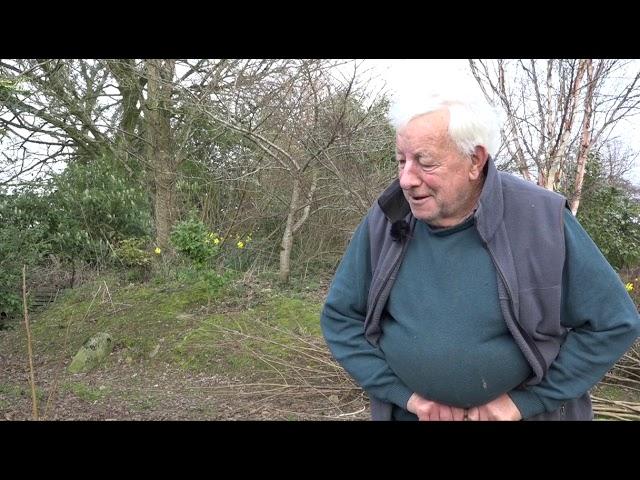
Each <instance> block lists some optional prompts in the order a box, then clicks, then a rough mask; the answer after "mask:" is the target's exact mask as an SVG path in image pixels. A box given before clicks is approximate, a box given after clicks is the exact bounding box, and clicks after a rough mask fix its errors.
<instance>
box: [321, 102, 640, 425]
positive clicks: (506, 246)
mask: <svg viewBox="0 0 640 480" xmlns="http://www.w3.org/2000/svg"><path fill="white" fill-rule="evenodd" d="M409 105H410V108H408V109H406V108H405V109H404V110H403V108H402V106H396V108H395V111H396V112H399V113H398V114H396V117H397V118H396V119H395V127H396V133H397V135H396V147H397V148H396V160H397V165H398V179H397V180H396V181H395V182H393V184H391V185H390V186H389V188H387V190H386V191H385V192H383V193H382V195H380V197H379V198H378V200H377V202H375V203H374V205H373V206H372V207H371V209H370V210H369V212H368V214H367V215H366V217H365V218H364V220H363V221H362V222H361V224H360V225H359V226H358V228H357V230H356V231H355V233H354V235H353V237H352V240H351V242H350V244H349V246H348V248H347V250H346V252H345V255H344V257H343V259H342V261H341V263H340V265H339V267H338V269H337V271H336V274H335V277H334V280H333V282H332V285H331V288H330V290H329V293H328V296H327V300H326V304H325V306H324V309H323V312H322V317H321V325H322V329H323V333H324V336H325V339H326V341H327V344H328V345H329V347H330V349H331V351H332V353H333V355H334V357H335V358H336V359H337V360H338V362H340V364H341V365H342V366H343V367H344V368H345V369H346V370H347V371H348V372H349V374H350V375H351V376H352V377H353V378H354V379H355V380H356V382H357V383H358V384H359V385H361V386H362V388H363V389H364V390H365V391H366V392H367V393H368V395H369V397H370V400H371V413H372V419H373V420H520V419H525V420H590V419H592V418H593V411H592V408H591V401H590V398H589V389H590V388H591V387H592V386H593V385H595V384H596V383H597V382H598V381H599V380H600V379H601V378H602V377H603V376H604V375H605V374H606V372H607V371H608V370H609V369H610V368H611V367H612V366H613V365H614V363H615V362H616V361H617V360H618V359H619V358H620V357H621V356H622V354H623V353H624V352H625V351H626V350H627V349H628V348H629V347H630V346H631V344H632V343H633V342H634V340H635V339H636V338H637V336H638V335H639V333H640V317H639V315H638V311H637V310H636V308H635V305H634V304H633V302H632V300H631V298H630V297H629V295H628V293H627V292H626V291H625V288H624V286H623V285H622V282H621V280H620V278H619V277H618V275H617V274H616V272H615V271H614V270H613V269H612V268H611V266H610V265H609V264H608V263H607V261H606V260H605V258H604V257H603V256H602V254H601V253H600V251H599V250H598V248H597V247H596V246H595V244H594V243H593V241H592V240H591V239H590V238H589V236H588V235H587V233H586V232H585V231H584V230H583V228H582V227H581V226H580V224H579V223H578V221H577V220H576V219H575V218H574V217H573V215H572V214H571V212H570V211H569V210H568V208H567V206H566V200H565V199H564V198H563V197H562V196H560V195H558V194H556V193H554V192H550V191H548V190H545V189H543V188H540V187H538V186H536V185H533V184H532V183H530V182H526V181H524V180H521V179H519V178H517V177H515V176H513V175H510V174H507V173H503V172H498V171H497V170H496V168H495V166H494V164H493V161H492V159H491V156H490V154H491V153H493V149H494V145H493V144H492V140H493V139H494V138H495V137H496V133H497V128H496V122H495V121H494V120H492V118H491V117H490V116H487V114H486V111H487V110H483V108H479V107H478V106H476V105H475V104H473V103H467V102H464V101H440V102H437V103H435V104H433V105H427V106H422V105H419V104H418V103H416V102H410V103H409Z"/></svg>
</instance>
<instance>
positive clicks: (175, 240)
mask: <svg viewBox="0 0 640 480" xmlns="http://www.w3.org/2000/svg"><path fill="white" fill-rule="evenodd" d="M170 241H171V244H172V245H173V246H174V247H175V249H176V250H177V251H178V252H180V253H181V254H182V255H184V256H185V257H187V258H188V259H189V260H191V261H192V262H194V263H196V264H198V265H204V264H205V263H207V262H208V261H209V260H211V259H212V258H214V257H215V256H216V255H217V254H218V253H219V251H220V244H221V239H220V238H219V237H218V236H217V235H216V234H215V233H213V232H209V231H208V230H207V227H206V226H205V224H204V223H202V221H200V220H199V219H197V218H195V216H193V215H192V216H191V217H190V218H189V219H188V220H184V221H182V222H179V223H177V224H176V225H175V226H174V227H173V229H172V231H171V235H170Z"/></svg>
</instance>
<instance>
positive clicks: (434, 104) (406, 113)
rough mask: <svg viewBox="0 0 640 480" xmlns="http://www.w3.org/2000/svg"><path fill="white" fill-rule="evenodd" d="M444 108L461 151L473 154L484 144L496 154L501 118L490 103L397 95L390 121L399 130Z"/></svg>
mask: <svg viewBox="0 0 640 480" xmlns="http://www.w3.org/2000/svg"><path fill="white" fill-rule="evenodd" d="M443 109H444V110H448V111H449V136H450V137H451V140H453V142H454V143H455V145H456V146H457V147H458V149H459V150H460V151H461V152H463V153H465V154H468V155H471V154H472V153H473V152H474V150H475V147H476V146H479V145H481V146H483V147H484V148H486V150H487V152H488V153H489V155H495V153H496V150H497V149H498V146H499V143H500V126H499V123H498V117H497V115H496V112H495V110H494V109H493V108H492V107H491V106H489V105H488V104H487V103H486V102H482V101H480V100H479V99H477V98H463V97H457V98H456V97H444V96H440V95H431V96H424V95H411V96H404V97H396V98H394V99H393V101H392V103H391V107H390V109H389V121H390V123H391V125H393V127H394V128H395V129H396V130H397V129H400V128H402V127H404V126H405V125H406V124H407V123H409V122H410V121H411V120H412V119H413V118H415V117H418V116H420V115H424V114H426V113H430V112H435V111H437V110H443Z"/></svg>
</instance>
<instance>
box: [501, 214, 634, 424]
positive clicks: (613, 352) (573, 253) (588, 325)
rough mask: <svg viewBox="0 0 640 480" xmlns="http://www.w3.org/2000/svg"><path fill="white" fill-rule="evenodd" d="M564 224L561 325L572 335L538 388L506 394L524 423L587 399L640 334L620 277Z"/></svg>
mask: <svg viewBox="0 0 640 480" xmlns="http://www.w3.org/2000/svg"><path fill="white" fill-rule="evenodd" d="M564 224H565V226H564V228H565V245H566V259H565V265H564V271H563V288H562V316H561V322H562V325H563V326H565V327H568V328H569V329H570V330H569V332H568V334H567V337H566V340H565V342H564V343H563V345H562V347H561V348H560V352H559V354H558V356H557V357H556V359H555V360H554V362H553V363H552V364H551V365H550V367H549V371H548V373H547V375H546V376H545V377H544V378H543V380H542V382H540V383H539V384H538V385H535V386H532V387H529V388H527V389H524V390H515V391H513V392H510V393H509V395H510V397H511V399H512V400H513V402H514V403H515V404H516V406H517V407H518V409H519V410H520V413H521V414H522V417H523V418H528V417H531V416H533V415H537V414H539V413H542V412H543V411H548V412H551V411H554V410H556V409H557V408H559V407H560V405H561V404H562V403H563V402H564V401H566V400H570V399H573V398H577V397H580V396H581V395H583V394H584V393H586V392H587V391H588V390H589V389H590V388H591V387H593V386H594V385H595V384H596V383H598V382H599V381H600V380H601V379H602V378H603V377H604V376H605V374H606V373H607V372H608V371H609V370H610V369H611V368H612V367H613V366H614V364H615V363H616V362H617V361H618V359H619V358H620V357H621V356H622V355H623V354H624V353H625V352H626V351H627V349H628V348H629V347H630V346H631V345H632V344H633V342H634V341H635V340H636V338H637V337H638V335H639V334H640V316H639V315H638V310H637V309H636V306H635V304H634V302H633V300H632V299H631V297H630V296H629V294H628V293H627V291H626V290H625V288H624V285H623V284H622V280H621V279H620V277H619V276H618V274H617V273H616V272H615V270H614V269H613V268H612V267H611V266H610V265H609V263H608V262H607V260H606V259H605V257H604V256H603V255H602V253H601V252H600V250H599V249H598V247H597V246H596V245H595V243H594V242H593V240H592V239H591V237H589V235H588V234H587V232H586V231H585V230H584V229H583V228H582V226H581V225H580V223H579V222H578V220H577V219H576V218H575V217H574V216H573V215H572V214H571V213H570V212H569V211H568V210H565V216H564Z"/></svg>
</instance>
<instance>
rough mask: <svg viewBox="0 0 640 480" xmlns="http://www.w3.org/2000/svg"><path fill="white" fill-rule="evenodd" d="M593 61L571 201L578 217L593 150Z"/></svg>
mask: <svg viewBox="0 0 640 480" xmlns="http://www.w3.org/2000/svg"><path fill="white" fill-rule="evenodd" d="M594 84H595V82H594V78H593V60H591V59H589V60H587V93H586V95H585V97H584V117H583V119H582V135H581V137H580V149H579V150H578V160H577V166H578V170H577V172H576V181H575V188H574V194H573V198H572V199H571V205H570V206H571V213H573V214H574V215H576V214H577V213H578V207H579V206H580V199H581V198H582V184H583V182H584V170H585V166H586V164H587V156H588V155H589V150H590V149H591V117H592V115H593V90H594Z"/></svg>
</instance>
